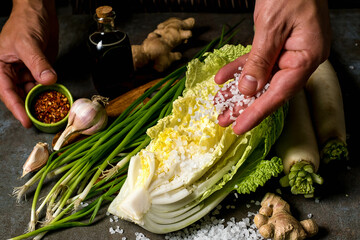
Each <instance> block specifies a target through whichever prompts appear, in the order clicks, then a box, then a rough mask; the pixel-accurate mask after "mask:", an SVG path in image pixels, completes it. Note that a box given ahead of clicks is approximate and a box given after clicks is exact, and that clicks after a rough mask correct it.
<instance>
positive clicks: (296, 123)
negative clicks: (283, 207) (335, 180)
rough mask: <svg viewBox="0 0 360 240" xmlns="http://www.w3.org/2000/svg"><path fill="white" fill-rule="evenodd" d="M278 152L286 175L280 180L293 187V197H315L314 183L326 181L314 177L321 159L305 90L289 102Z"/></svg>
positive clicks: (277, 147)
mask: <svg viewBox="0 0 360 240" xmlns="http://www.w3.org/2000/svg"><path fill="white" fill-rule="evenodd" d="M275 151H276V155H277V156H278V157H280V158H281V159H282V161H283V165H284V173H285V176H284V177H283V178H282V179H280V184H281V185H282V186H284V187H286V186H290V187H291V192H292V193H293V194H304V196H305V197H312V196H313V194H314V186H313V183H314V182H315V183H318V184H321V183H322V182H323V180H322V178H321V177H320V176H319V175H317V174H315V172H317V170H318V169H319V164H320V156H319V150H318V146H317V141H316V136H315V132H314V128H313V125H312V122H311V116H310V112H309V108H308V104H307V100H306V95H305V92H304V90H302V91H301V92H299V93H298V94H296V95H295V96H294V98H293V99H291V100H290V102H289V111H288V115H287V117H286V120H285V125H284V129H283V132H282V133H281V135H280V137H279V139H278V141H277V143H276V144H275Z"/></svg>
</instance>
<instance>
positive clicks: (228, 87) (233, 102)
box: [213, 68, 270, 121]
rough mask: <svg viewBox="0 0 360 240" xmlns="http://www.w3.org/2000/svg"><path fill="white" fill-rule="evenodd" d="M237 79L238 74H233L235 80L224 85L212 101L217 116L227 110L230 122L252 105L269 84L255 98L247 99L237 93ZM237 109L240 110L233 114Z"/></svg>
mask: <svg viewBox="0 0 360 240" xmlns="http://www.w3.org/2000/svg"><path fill="white" fill-rule="evenodd" d="M239 69H240V68H239ZM239 77H240V74H238V73H236V74H234V78H235V80H234V81H230V82H228V83H226V84H224V86H223V87H222V88H221V89H220V91H219V92H218V93H217V94H216V96H214V101H213V102H214V107H215V110H216V112H217V113H218V114H219V115H221V114H223V113H224V112H225V111H226V110H229V112H230V115H229V119H230V120H231V121H235V120H236V118H237V117H238V116H239V115H240V114H242V112H243V111H244V109H245V108H247V107H249V106H250V105H252V104H253V103H254V101H255V100H256V99H257V98H259V97H260V96H261V95H262V94H263V93H264V92H265V91H266V90H267V89H268V88H269V86H270V84H269V83H267V84H266V85H265V86H264V88H263V89H262V90H261V91H259V92H257V93H256V95H255V96H252V97H247V96H245V95H244V94H242V93H241V92H240V91H239V88H238V85H239ZM239 107H240V109H239V110H237V112H234V109H235V108H239Z"/></svg>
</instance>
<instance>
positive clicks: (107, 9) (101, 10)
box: [96, 6, 113, 18]
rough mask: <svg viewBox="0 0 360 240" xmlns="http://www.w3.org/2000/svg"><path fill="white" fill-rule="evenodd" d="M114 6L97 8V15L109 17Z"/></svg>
mask: <svg viewBox="0 0 360 240" xmlns="http://www.w3.org/2000/svg"><path fill="white" fill-rule="evenodd" d="M112 10H113V9H112V7H110V6H101V7H98V8H97V9H96V16H97V17H98V18H107V17H110V16H111V15H112V14H113V11H112Z"/></svg>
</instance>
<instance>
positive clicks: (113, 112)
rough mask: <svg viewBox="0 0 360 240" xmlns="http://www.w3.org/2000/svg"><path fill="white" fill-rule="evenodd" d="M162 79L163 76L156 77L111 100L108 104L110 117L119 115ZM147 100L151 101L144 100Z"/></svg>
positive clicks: (107, 111) (107, 108)
mask: <svg viewBox="0 0 360 240" xmlns="http://www.w3.org/2000/svg"><path fill="white" fill-rule="evenodd" d="M160 80H161V78H159V79H155V80H153V81H151V82H148V83H146V84H144V85H141V86H140V87H137V88H135V89H133V90H130V91H129V92H127V93H124V94H123V95H121V96H119V97H117V98H115V99H113V100H111V101H110V102H109V104H108V105H106V113H107V114H108V116H109V117H117V116H119V115H120V114H121V113H122V112H123V111H124V110H125V109H126V108H127V107H129V106H130V105H131V104H132V103H133V102H134V101H135V100H136V99H138V98H139V97H140V96H141V95H143V94H144V92H145V91H146V90H148V89H149V88H151V87H152V86H154V85H155V84H157V83H158V82H159V81H160ZM147 101H149V99H146V100H145V101H144V102H145V103H146V102H147Z"/></svg>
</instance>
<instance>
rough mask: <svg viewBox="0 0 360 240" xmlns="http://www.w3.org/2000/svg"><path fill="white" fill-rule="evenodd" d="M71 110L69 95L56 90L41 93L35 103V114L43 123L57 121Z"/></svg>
mask: <svg viewBox="0 0 360 240" xmlns="http://www.w3.org/2000/svg"><path fill="white" fill-rule="evenodd" d="M69 110H70V103H69V100H68V99H67V97H66V96H65V95H64V94H62V93H60V92H58V91H55V90H51V91H47V92H43V93H41V94H40V95H39V96H38V97H37V99H36V100H35V104H34V115H35V117H36V119H37V120H39V121H41V122H43V123H56V122H58V121H60V120H61V119H63V118H64V117H66V115H67V114H68V112H69Z"/></svg>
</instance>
